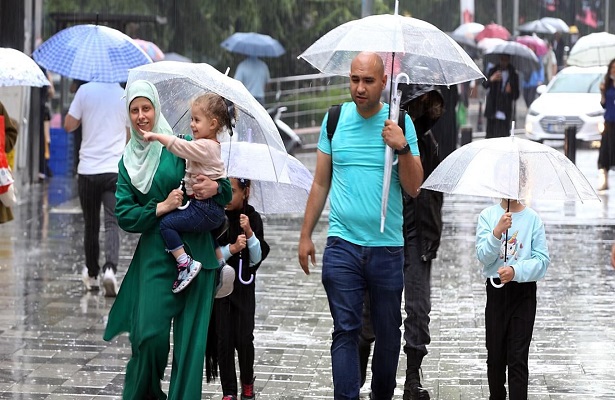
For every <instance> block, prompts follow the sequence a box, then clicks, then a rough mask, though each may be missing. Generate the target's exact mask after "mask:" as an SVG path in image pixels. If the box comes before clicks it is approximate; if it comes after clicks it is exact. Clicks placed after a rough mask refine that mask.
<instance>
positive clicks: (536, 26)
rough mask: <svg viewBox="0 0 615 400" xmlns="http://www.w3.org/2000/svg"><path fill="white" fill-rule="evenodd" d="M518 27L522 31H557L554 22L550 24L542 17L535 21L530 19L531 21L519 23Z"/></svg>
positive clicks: (551, 32)
mask: <svg viewBox="0 0 615 400" xmlns="http://www.w3.org/2000/svg"><path fill="white" fill-rule="evenodd" d="M517 29H518V30H519V31H520V32H530V33H543V34H553V33H555V32H557V29H556V28H555V27H554V26H553V25H552V24H549V23H547V22H545V21H543V20H540V19H536V20H534V21H529V22H526V23H525V24H522V25H519V26H518V27H517Z"/></svg>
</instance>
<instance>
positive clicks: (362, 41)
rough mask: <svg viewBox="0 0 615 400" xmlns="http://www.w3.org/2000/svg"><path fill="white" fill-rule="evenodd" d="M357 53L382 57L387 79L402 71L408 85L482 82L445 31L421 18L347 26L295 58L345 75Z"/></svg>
mask: <svg viewBox="0 0 615 400" xmlns="http://www.w3.org/2000/svg"><path fill="white" fill-rule="evenodd" d="M361 51H372V52H376V53H378V54H380V56H381V57H382V59H383V60H384V61H385V71H386V73H387V74H389V75H390V71H393V75H396V74H397V73H399V72H406V73H407V74H408V76H409V77H410V83H418V84H431V85H453V84H457V83H462V82H467V81H470V80H474V79H484V76H483V74H482V73H481V71H480V69H479V68H478V66H477V65H476V64H475V63H474V61H473V60H472V59H471V58H470V56H469V55H468V54H467V53H466V52H465V51H464V50H463V49H462V48H461V46H459V45H458V44H457V43H456V42H455V40H454V39H452V38H451V37H450V36H449V35H447V34H446V33H445V32H443V31H441V30H440V29H438V28H437V27H435V26H434V25H432V24H430V23H428V22H425V21H422V20H420V19H416V18H411V17H404V16H401V15H396V14H393V15H391V14H382V15H371V16H368V17H364V18H361V19H357V20H353V21H350V22H346V23H345V24H342V25H340V26H338V27H336V28H334V29H332V30H331V31H329V32H328V33H326V34H325V35H324V36H322V37H321V38H320V39H318V40H317V41H316V42H314V43H313V44H312V45H311V46H310V47H308V48H307V49H306V50H305V51H304V52H303V53H302V54H301V55H299V58H303V59H304V60H305V61H307V62H308V63H310V64H311V65H312V66H314V67H315V68H316V69H318V70H319V71H320V72H323V73H330V74H334V75H342V76H347V75H348V74H349V72H350V64H351V62H352V59H353V58H354V57H355V56H356V55H357V54H358V53H359V52H361ZM393 53H394V54H395V58H394V61H393V58H392V57H391V55H392V54H393ZM392 64H395V65H392Z"/></svg>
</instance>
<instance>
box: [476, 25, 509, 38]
mask: <svg viewBox="0 0 615 400" xmlns="http://www.w3.org/2000/svg"><path fill="white" fill-rule="evenodd" d="M486 38H498V39H504V40H508V39H510V32H508V29H506V28H504V27H503V26H502V25H498V24H489V25H487V26H485V29H483V30H482V31H481V32H480V33H479V34H477V35H476V37H475V39H476V41H477V42H479V41H481V40H483V39H486Z"/></svg>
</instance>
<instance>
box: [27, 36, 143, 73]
mask: <svg viewBox="0 0 615 400" xmlns="http://www.w3.org/2000/svg"><path fill="white" fill-rule="evenodd" d="M32 56H33V57H34V60H36V62H37V63H38V64H40V65H42V66H43V67H45V68H47V69H48V70H50V71H53V72H56V73H58V74H60V75H64V76H66V77H69V78H73V79H79V80H82V81H86V82H126V81H127V80H128V70H129V69H130V68H135V67H138V66H139V65H143V64H149V63H151V62H152V59H151V58H150V57H149V56H148V55H147V54H146V53H145V52H144V51H143V50H142V49H141V47H139V45H138V44H137V43H136V42H135V41H134V40H133V39H131V38H130V37H129V36H127V35H125V34H123V33H122V32H120V31H118V30H116V29H113V28H109V27H107V26H101V25H76V26H72V27H70V28H66V29H63V30H61V31H60V32H58V33H56V34H55V35H53V36H52V37H50V38H49V39H47V40H46V41H45V42H44V43H43V44H41V46H40V47H39V48H38V49H36V50H35V51H34V53H33V54H32Z"/></svg>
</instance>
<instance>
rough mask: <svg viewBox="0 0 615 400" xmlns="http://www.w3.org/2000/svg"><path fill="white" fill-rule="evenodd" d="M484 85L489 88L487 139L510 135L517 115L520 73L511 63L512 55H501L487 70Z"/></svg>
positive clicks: (486, 104) (486, 106) (486, 115)
mask: <svg viewBox="0 0 615 400" xmlns="http://www.w3.org/2000/svg"><path fill="white" fill-rule="evenodd" d="M483 87H485V88H488V89H489V92H488V93H487V101H486V103H485V118H487V135H486V137H487V139H488V138H494V137H506V136H509V135H510V127H511V125H510V124H511V122H512V120H513V118H514V117H515V107H514V105H515V102H516V101H517V99H518V98H519V75H518V74H517V71H515V68H514V67H513V66H512V64H511V63H510V56H509V55H507V54H501V55H500V62H499V64H498V65H496V66H495V67H492V68H490V69H489V71H488V72H487V80H486V81H483Z"/></svg>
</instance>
